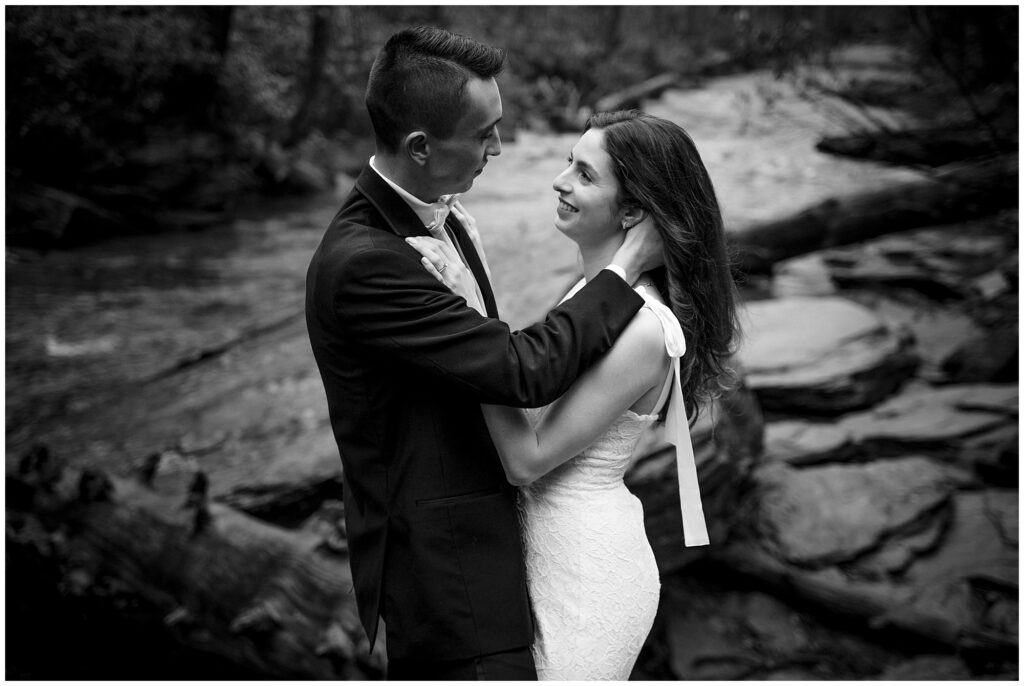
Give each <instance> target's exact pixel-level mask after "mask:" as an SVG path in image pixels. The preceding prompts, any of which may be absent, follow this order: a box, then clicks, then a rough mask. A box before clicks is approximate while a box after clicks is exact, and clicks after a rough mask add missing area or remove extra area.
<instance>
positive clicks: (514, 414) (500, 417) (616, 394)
mask: <svg viewBox="0 0 1024 686" xmlns="http://www.w3.org/2000/svg"><path fill="white" fill-rule="evenodd" d="M669 361H670V359H669V357H668V355H667V353H666V352H665V338H664V334H663V333H662V329H661V323H660V322H659V321H658V319H657V317H655V315H654V314H653V313H651V312H649V311H647V310H640V312H639V313H638V314H637V315H636V317H634V318H633V321H632V322H631V323H630V324H629V326H628V327H627V328H626V330H625V331H624V332H623V334H622V336H620V337H619V340H618V341H616V343H615V345H614V346H613V347H612V349H611V350H610V351H609V352H608V354H607V355H606V356H605V357H604V358H603V359H602V360H601V361H600V362H598V363H597V364H595V365H594V366H593V367H592V368H591V369H589V370H588V371H586V372H585V373H584V374H582V375H581V376H580V377H579V379H577V380H576V383H574V384H573V385H572V387H571V388H570V389H569V390H568V392H566V394H565V395H563V396H562V397H561V398H559V399H558V400H557V401H555V403H554V404H552V405H551V406H550V407H549V408H548V411H547V412H546V413H545V414H544V416H543V418H542V419H541V421H540V423H539V424H538V425H537V427H536V429H534V428H533V427H532V426H531V425H530V423H529V421H528V420H527V418H526V415H525V414H524V412H523V411H522V410H519V409H516V408H511V407H505V406H500V405H483V406H482V410H483V415H484V419H485V420H486V422H487V428H488V430H489V431H490V434H491V439H492V440H493V442H494V445H495V447H496V448H497V450H498V455H499V457H500V458H501V464H502V466H503V467H504V469H505V475H506V477H507V478H508V480H509V482H510V483H513V484H516V485H523V484H528V483H531V482H532V481H534V480H536V479H537V478H539V477H541V476H543V475H544V474H547V473H548V472H549V471H551V470H552V469H554V468H555V467H557V466H558V465H560V464H562V463H563V462H565V461H566V460H568V459H569V458H571V457H573V456H574V455H577V454H579V453H580V452H581V451H582V450H583V449H584V448H586V447H587V446H588V445H590V444H591V443H593V442H594V440H596V439H597V438H598V437H599V436H600V435H601V434H603V433H604V432H605V431H606V430H607V429H608V427H609V425H611V423H612V422H613V421H614V420H615V419H616V418H618V417H619V416H620V415H621V414H623V413H624V412H625V411H626V410H628V409H630V408H631V407H633V405H635V404H636V403H637V401H638V400H640V399H641V398H642V397H643V396H644V395H646V394H647V393H648V392H650V391H651V390H652V389H654V388H659V389H660V388H661V385H662V384H663V383H664V382H665V378H666V375H667V374H668V370H669V367H668V365H669Z"/></svg>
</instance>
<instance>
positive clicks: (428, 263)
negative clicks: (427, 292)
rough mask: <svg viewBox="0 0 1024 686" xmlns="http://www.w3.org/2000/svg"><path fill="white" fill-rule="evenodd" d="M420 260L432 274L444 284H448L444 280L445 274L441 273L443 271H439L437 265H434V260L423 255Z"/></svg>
mask: <svg viewBox="0 0 1024 686" xmlns="http://www.w3.org/2000/svg"><path fill="white" fill-rule="evenodd" d="M420 262H421V263H422V264H423V267H424V269H426V270H427V272H428V273H429V274H430V275H431V276H433V277H434V278H435V279H437V280H438V281H440V282H441V284H442V285H444V286H447V285H448V284H446V283H445V282H444V276H442V275H441V272H439V271H437V267H435V266H434V263H433V262H431V261H430V260H429V259H427V258H426V257H421V258H420Z"/></svg>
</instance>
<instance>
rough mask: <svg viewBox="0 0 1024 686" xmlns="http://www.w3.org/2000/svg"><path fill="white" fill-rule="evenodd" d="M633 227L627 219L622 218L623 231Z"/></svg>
mask: <svg viewBox="0 0 1024 686" xmlns="http://www.w3.org/2000/svg"><path fill="white" fill-rule="evenodd" d="M631 228H633V227H632V226H629V224H628V223H627V222H626V220H625V219H623V220H622V230H623V231H629V230H630V229H631Z"/></svg>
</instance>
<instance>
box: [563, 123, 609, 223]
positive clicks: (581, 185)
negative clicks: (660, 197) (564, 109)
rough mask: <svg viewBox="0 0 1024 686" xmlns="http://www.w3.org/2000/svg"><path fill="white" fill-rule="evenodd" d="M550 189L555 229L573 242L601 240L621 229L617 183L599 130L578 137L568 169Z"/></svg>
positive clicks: (602, 133) (602, 134)
mask: <svg viewBox="0 0 1024 686" xmlns="http://www.w3.org/2000/svg"><path fill="white" fill-rule="evenodd" d="M552 186H553V188H554V189H555V191H556V192H557V193H558V210H557V213H558V218H557V219H556V220H555V228H557V229H558V230H559V231H561V232H562V233H564V234H565V235H566V236H568V237H570V238H572V239H573V240H574V241H576V242H577V243H581V242H596V241H601V240H605V239H607V238H608V237H609V236H610V235H612V234H614V233H617V232H619V231H621V230H622V227H621V225H620V223H621V220H622V212H621V211H620V208H619V203H618V201H617V198H618V194H619V182H618V180H617V179H616V178H615V173H614V172H613V170H612V158H611V157H610V156H609V155H608V153H607V152H605V150H604V131H602V130H601V129H590V130H589V131H587V132H586V133H584V134H583V136H581V137H580V139H579V141H577V142H576V145H575V146H574V147H573V149H572V152H571V153H570V154H569V166H568V167H566V169H565V171H563V172H562V173H561V174H559V175H558V176H557V177H556V178H555V181H554V183H553V184H552Z"/></svg>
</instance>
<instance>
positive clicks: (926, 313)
mask: <svg viewBox="0 0 1024 686" xmlns="http://www.w3.org/2000/svg"><path fill="white" fill-rule="evenodd" d="M847 297H849V298H850V299H852V300H856V301H857V302H858V303H860V304H861V305H864V306H865V307H867V308H869V309H871V310H873V311H874V312H875V313H876V314H878V316H880V317H881V318H882V319H883V320H884V321H885V322H886V324H887V325H888V326H889V327H890V328H893V329H899V328H902V329H905V330H907V331H910V332H911V333H912V334H913V335H914V351H915V352H916V353H917V355H918V357H920V359H921V366H920V367H919V368H918V370H917V373H916V376H918V377H919V378H922V379H925V380H927V381H929V382H931V383H948V382H951V381H956V379H957V376H956V375H955V374H952V373H951V371H950V369H948V365H949V364H950V363H951V360H952V359H954V358H955V357H956V356H957V354H958V351H959V350H960V349H961V348H962V347H963V346H965V345H967V344H968V343H969V342H970V341H971V340H973V339H976V338H978V337H984V335H985V334H984V329H982V327H981V326H979V325H978V324H977V323H976V322H975V321H974V319H973V318H972V317H971V316H969V313H968V312H966V311H964V306H963V305H953V306H949V305H939V304H936V303H934V302H931V301H929V300H928V299H927V298H925V297H924V296H922V295H920V294H917V293H912V292H907V291H901V292H899V293H898V294H889V293H886V294H877V293H871V292H865V291H858V292H856V293H849V294H847ZM1014 350H1016V341H1014ZM982 355H984V353H982ZM961 378H963V379H964V380H967V379H968V376H966V375H965V376H962V377H961ZM971 380H976V381H988V380H990V379H984V378H980V375H979V378H977V379H971Z"/></svg>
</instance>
